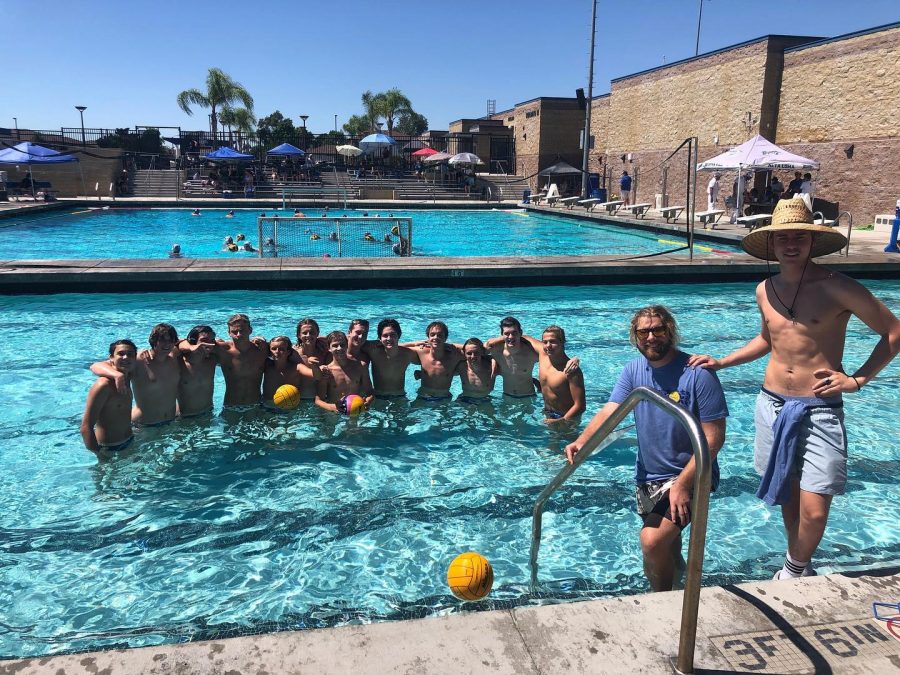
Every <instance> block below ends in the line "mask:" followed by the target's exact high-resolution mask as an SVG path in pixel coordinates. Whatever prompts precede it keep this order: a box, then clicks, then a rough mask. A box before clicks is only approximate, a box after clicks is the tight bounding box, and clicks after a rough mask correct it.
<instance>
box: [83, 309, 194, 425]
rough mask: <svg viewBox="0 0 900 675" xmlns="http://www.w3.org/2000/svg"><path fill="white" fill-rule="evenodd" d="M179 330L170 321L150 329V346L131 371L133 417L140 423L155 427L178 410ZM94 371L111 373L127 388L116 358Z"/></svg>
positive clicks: (103, 374) (96, 365)
mask: <svg viewBox="0 0 900 675" xmlns="http://www.w3.org/2000/svg"><path fill="white" fill-rule="evenodd" d="M177 342H178V334H177V333H176V331H175V328H174V327H173V326H171V325H169V324H167V323H160V324H157V325H156V326H154V327H153V330H152V331H150V338H149V343H150V349H144V350H141V352H140V353H139V354H138V356H137V359H136V361H135V367H134V370H133V371H132V375H131V383H132V386H133V390H134V409H133V410H132V412H131V421H132V422H133V423H134V424H136V425H139V426H144V427H151V426H160V425H163V424H168V423H169V422H171V421H172V420H174V419H175V414H176V411H177V407H176V400H177V397H178V380H179V378H180V376H181V366H180V364H179V358H180V354H179V352H178V351H177V350H176V349H175V345H176V344H177ZM91 372H92V373H94V374H95V375H99V376H101V377H108V378H110V379H111V380H113V382H115V384H116V389H118V390H119V391H120V392H123V391H124V389H125V387H126V386H127V385H126V384H125V376H124V375H123V374H122V373H121V372H120V371H119V370H118V369H116V368H115V366H113V364H112V361H98V362H97V363H94V364H93V365H92V366H91Z"/></svg>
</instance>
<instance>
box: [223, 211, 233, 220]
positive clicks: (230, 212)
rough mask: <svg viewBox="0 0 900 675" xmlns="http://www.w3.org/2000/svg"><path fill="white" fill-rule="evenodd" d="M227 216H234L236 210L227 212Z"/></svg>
mask: <svg viewBox="0 0 900 675" xmlns="http://www.w3.org/2000/svg"><path fill="white" fill-rule="evenodd" d="M225 217H226V218H234V211H229V212H228V213H226V214H225Z"/></svg>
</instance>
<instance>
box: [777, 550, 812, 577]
mask: <svg viewBox="0 0 900 675" xmlns="http://www.w3.org/2000/svg"><path fill="white" fill-rule="evenodd" d="M807 565H809V560H807V561H806V562H803V561H800V560H794V559H793V558H792V557H791V554H790V553H787V554H786V555H785V556H784V567H782V568H781V572H780V574H779V578H781V579H798V578H800V577H802V576H803V572H804V571H806V566H807Z"/></svg>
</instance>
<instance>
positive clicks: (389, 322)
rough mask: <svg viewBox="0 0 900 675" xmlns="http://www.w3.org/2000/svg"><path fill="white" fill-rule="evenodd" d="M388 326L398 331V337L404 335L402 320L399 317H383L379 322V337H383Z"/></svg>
mask: <svg viewBox="0 0 900 675" xmlns="http://www.w3.org/2000/svg"><path fill="white" fill-rule="evenodd" d="M388 327H390V328H393V329H394V330H395V331H397V337H400V336H401V335H403V331H402V330H400V322H398V321H397V319H382V320H381V321H379V322H378V337H381V334H382V333H383V332H384V329H385V328H388Z"/></svg>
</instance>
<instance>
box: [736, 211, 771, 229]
mask: <svg viewBox="0 0 900 675" xmlns="http://www.w3.org/2000/svg"><path fill="white" fill-rule="evenodd" d="M735 222H736V223H737V224H738V225H743V226H744V227H749V228H750V229H751V230H752V229H755V228H757V227H761V226H763V225H768V224H769V223H771V222H772V214H771V213H757V214H756V215H755V216H741V217H740V218H738V219H737V220H736V221H735Z"/></svg>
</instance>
